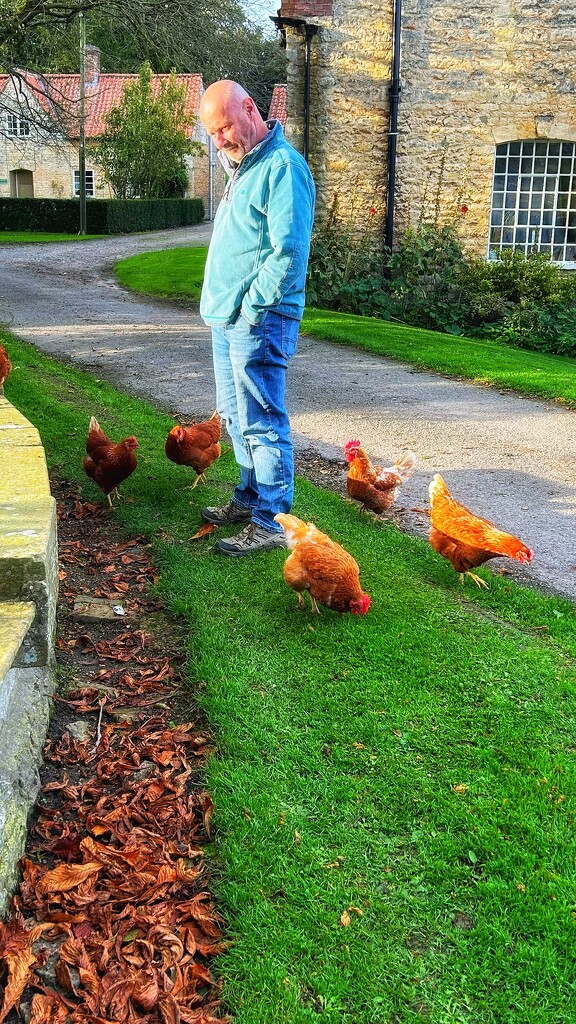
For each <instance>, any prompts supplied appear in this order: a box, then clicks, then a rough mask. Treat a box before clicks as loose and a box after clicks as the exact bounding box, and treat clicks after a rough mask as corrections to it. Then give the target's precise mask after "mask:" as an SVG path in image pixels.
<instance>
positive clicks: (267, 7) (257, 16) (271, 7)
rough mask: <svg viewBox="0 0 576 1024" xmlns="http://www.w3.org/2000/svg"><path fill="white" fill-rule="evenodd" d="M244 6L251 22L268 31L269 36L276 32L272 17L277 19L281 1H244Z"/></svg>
mask: <svg viewBox="0 0 576 1024" xmlns="http://www.w3.org/2000/svg"><path fill="white" fill-rule="evenodd" d="M242 6H243V7H244V10H245V11H246V14H247V15H248V17H249V18H250V20H251V21H254V22H255V23H256V24H257V25H259V26H260V28H262V29H264V30H265V31H266V34H267V35H270V34H271V33H273V32H274V26H273V24H272V22H271V21H270V16H272V17H275V15H276V14H277V13H278V8H279V7H280V0H242Z"/></svg>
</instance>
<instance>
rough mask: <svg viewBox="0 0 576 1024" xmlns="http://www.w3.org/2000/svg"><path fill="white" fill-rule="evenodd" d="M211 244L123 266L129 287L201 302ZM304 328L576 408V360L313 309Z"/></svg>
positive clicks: (138, 259) (146, 257)
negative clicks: (206, 260) (208, 249)
mask: <svg viewBox="0 0 576 1024" xmlns="http://www.w3.org/2000/svg"><path fill="white" fill-rule="evenodd" d="M206 252H207V248H206V247H205V246H202V247H199V248H196V249H166V250H164V251H161V252H149V253H145V254H144V255H141V256H131V257H130V258H129V259H126V260H121V261H120V262H119V263H117V264H116V273H117V274H118V277H119V279H120V281H121V282H122V284H124V285H126V286H127V287H129V288H133V289H134V290H135V291H140V292H147V293H149V294H153V295H162V296H164V297H168V298H174V299H179V300H182V299H188V300H190V301H195V302H196V301H198V299H199V297H200V289H201V286H202V274H203V269H204V260H205V256H206ZM302 331H303V332H304V333H306V334H309V335H312V336H313V337H316V338H322V339H324V340H327V341H337V342H340V343H341V344H344V345H354V346H355V347H356V348H362V349H365V350H366V351H368V352H374V353H375V354H377V355H382V356H387V357H388V358H391V359H400V360H403V361H404V362H407V363H411V364H412V365H414V366H419V367H421V368H422V369H426V370H434V371H436V372H437V373H442V374H444V375H445V376H447V377H458V378H463V379H465V380H471V381H474V382H475V383H477V384H484V385H492V386H496V387H500V388H509V389H510V390H512V391H517V392H518V393H519V394H522V395H533V396H535V397H538V398H548V399H552V400H553V401H559V402H563V403H565V404H566V405H570V406H574V407H576V360H575V359H570V358H568V357H563V356H552V355H546V354H540V353H538V352H528V351H526V350H524V349H518V348H512V347H509V346H507V345H499V344H497V343H496V342H491V341H482V340H480V339H474V338H457V337H454V336H453V335H450V334H440V333H439V332H438V331H424V330H421V329H420V328H417V327H405V326H404V325H402V324H393V323H390V322H387V321H384V320H375V319H372V318H370V317H363V316H352V315H350V314H349V313H333V312H331V311H330V310H321V309H308V308H307V309H306V311H305V314H304V320H303V322H302Z"/></svg>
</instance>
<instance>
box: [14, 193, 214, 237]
mask: <svg viewBox="0 0 576 1024" xmlns="http://www.w3.org/2000/svg"><path fill="white" fill-rule="evenodd" d="M86 219H87V230H88V234H90V235H114V234H129V233H130V232H134V231H157V230H160V229H161V228H176V227H182V226H184V225H186V224H198V223H199V222H200V221H201V220H203V219H204V203H203V202H202V200H201V199H90V200H89V201H88V203H87V204H86ZM79 224H80V201H79V200H78V199H0V231H47V232H48V231H58V232H65V233H67V234H74V233H75V232H77V231H78V228H79Z"/></svg>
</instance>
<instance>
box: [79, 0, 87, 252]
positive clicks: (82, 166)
mask: <svg viewBox="0 0 576 1024" xmlns="http://www.w3.org/2000/svg"><path fill="white" fill-rule="evenodd" d="M79 18H80V143H79V147H78V158H79V159H78V165H79V166H78V177H79V179H80V180H79V196H80V230H79V232H78V234H79V235H85V234H86V21H85V16H84V11H80V14H79Z"/></svg>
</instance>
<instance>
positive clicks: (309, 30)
mask: <svg viewBox="0 0 576 1024" xmlns="http://www.w3.org/2000/svg"><path fill="white" fill-rule="evenodd" d="M304 31H305V33H306V79H305V88H304V159H305V160H306V162H308V154H309V152H310V64H311V60H310V57H311V49H312V36H315V35H316V33H317V31H318V25H309V24H308V22H306V24H305V26H304Z"/></svg>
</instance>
